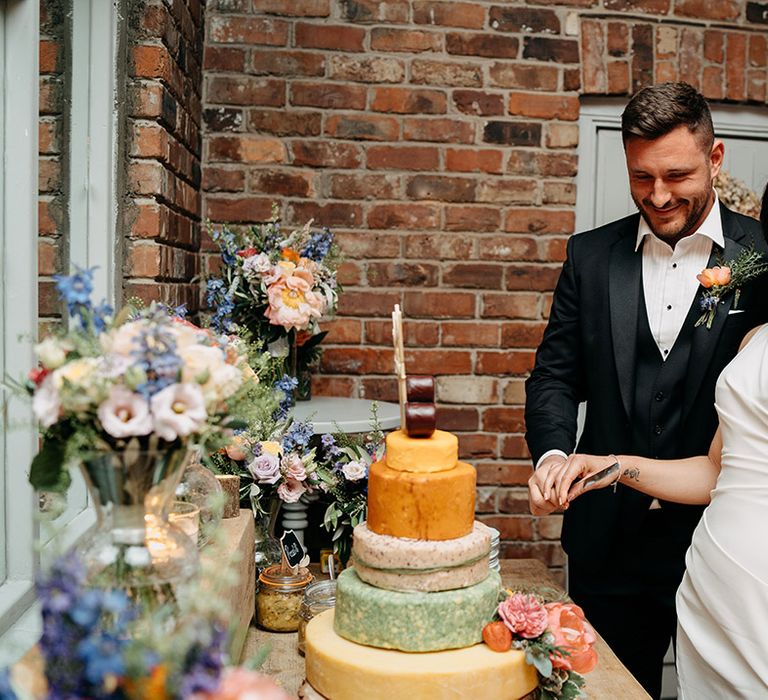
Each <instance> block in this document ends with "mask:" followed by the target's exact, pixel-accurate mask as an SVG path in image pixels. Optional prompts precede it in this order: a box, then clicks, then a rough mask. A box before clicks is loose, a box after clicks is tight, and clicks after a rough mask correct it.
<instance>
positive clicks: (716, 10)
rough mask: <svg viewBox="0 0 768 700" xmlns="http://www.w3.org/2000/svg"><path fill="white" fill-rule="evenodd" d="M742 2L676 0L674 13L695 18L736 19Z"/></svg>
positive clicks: (731, 0)
mask: <svg viewBox="0 0 768 700" xmlns="http://www.w3.org/2000/svg"><path fill="white" fill-rule="evenodd" d="M742 7H743V3H742V2H740V0H717V2H709V1H708V0H676V1H675V14H676V15H681V16H682V17H693V18H695V19H697V20H702V19H715V20H737V19H738V18H739V16H740V15H741V10H742Z"/></svg>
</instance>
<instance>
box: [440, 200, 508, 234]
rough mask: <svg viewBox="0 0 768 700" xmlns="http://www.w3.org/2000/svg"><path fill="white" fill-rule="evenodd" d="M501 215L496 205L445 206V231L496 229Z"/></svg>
mask: <svg viewBox="0 0 768 700" xmlns="http://www.w3.org/2000/svg"><path fill="white" fill-rule="evenodd" d="M500 223H501V215H500V212H499V210H498V208H497V207H480V206H465V205H457V206H446V207H445V230H446V231H498V230H499V226H500Z"/></svg>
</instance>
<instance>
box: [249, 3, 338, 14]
mask: <svg viewBox="0 0 768 700" xmlns="http://www.w3.org/2000/svg"><path fill="white" fill-rule="evenodd" d="M254 4H255V6H256V9H257V10H258V11H259V12H266V13H268V14H272V15H289V16H292V17H328V15H329V14H330V13H331V8H330V0H256V2H255V3H254Z"/></svg>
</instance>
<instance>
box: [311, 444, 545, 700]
mask: <svg viewBox="0 0 768 700" xmlns="http://www.w3.org/2000/svg"><path fill="white" fill-rule="evenodd" d="M474 510H475V470H474V468H473V467H471V466H470V465H468V464H464V463H462V462H460V461H459V460H458V440H457V438H456V436H455V435H453V434H451V433H448V432H443V431H439V430H437V431H435V432H434V433H432V434H431V435H430V436H429V437H418V438H415V437H411V436H409V435H407V434H406V433H404V432H401V431H396V432H393V433H390V434H389V435H388V436H387V440H386V454H385V457H384V459H383V460H382V461H380V462H377V463H374V464H373V465H372V466H371V469H370V473H369V480H368V520H367V522H366V523H362V524H360V525H358V526H357V527H356V528H355V531H354V542H353V546H352V564H353V566H352V567H351V568H348V569H346V570H344V571H343V572H342V573H341V574H340V575H339V578H338V582H337V589H336V608H335V611H334V610H330V611H327V612H325V613H322V614H321V615H319V616H318V617H316V618H314V619H313V620H312V621H311V622H310V623H309V625H308V626H307V632H306V645H305V650H306V668H307V680H308V682H309V684H310V685H311V686H312V687H313V688H314V689H315V690H316V691H317V692H319V693H320V694H321V695H322V696H323V697H325V698H329V699H330V700H359V699H360V698H365V699H366V700H392V698H405V697H407V698H409V700H440V699H441V698H446V700H447V699H448V698H458V697H478V698H491V697H493V698H504V699H505V700H514V699H516V698H520V697H523V696H525V695H527V694H528V693H530V692H531V691H532V690H533V689H534V688H535V687H536V684H537V677H536V672H535V670H534V668H533V667H532V666H529V665H528V664H527V663H526V662H525V658H524V655H523V653H522V652H519V651H515V650H512V651H509V652H505V653H503V654H500V653H496V652H493V651H491V650H490V649H489V648H488V647H487V646H486V645H485V644H481V643H480V642H481V641H482V629H483V626H484V625H485V624H486V623H487V622H488V621H489V620H490V619H491V618H492V616H493V614H494V612H495V609H496V605H497V603H498V597H499V592H500V589H501V579H500V577H499V575H498V573H496V572H495V571H491V570H490V569H489V566H488V559H489V554H490V539H491V538H490V533H489V531H488V528H486V527H485V526H484V525H482V524H481V523H478V522H475V520H474ZM416 652H418V653H416Z"/></svg>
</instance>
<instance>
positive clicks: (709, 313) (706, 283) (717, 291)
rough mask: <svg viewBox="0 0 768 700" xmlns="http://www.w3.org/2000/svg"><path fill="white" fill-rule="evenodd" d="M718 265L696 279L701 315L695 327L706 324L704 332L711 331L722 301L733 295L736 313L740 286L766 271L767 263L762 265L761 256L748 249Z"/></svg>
mask: <svg viewBox="0 0 768 700" xmlns="http://www.w3.org/2000/svg"><path fill="white" fill-rule="evenodd" d="M719 262H720V264H719V265H716V266H715V267H708V268H706V269H705V270H702V271H701V273H699V274H698V275H696V279H697V280H699V282H700V283H701V286H702V287H704V291H703V292H702V295H701V299H700V300H699V305H700V306H701V311H702V314H701V316H700V317H699V320H698V321H696V326H697V327H698V326H701V325H702V324H704V323H706V324H707V329H710V328H712V322H713V321H714V320H715V315H716V314H717V307H718V305H720V304H721V303H722V300H723V297H724V296H725V295H726V294H729V293H731V292H733V295H734V296H733V308H734V309H736V308H737V307H738V305H739V296H740V295H741V288H742V286H743V285H744V284H745V283H746V282H748V281H749V280H752V279H754V278H755V277H758V276H759V275H762V274H763V273H764V272H766V271H768V263H767V262H765V260H764V258H763V256H762V254H761V253H758V252H757V251H756V250H755V249H754V248H751V247H750V248H748V249H747V250H745V251H743V252H742V253H741V255H739V257H738V258H736V259H735V260H731V261H729V262H728V263H727V264H725V263H723V262H722V261H719Z"/></svg>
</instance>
